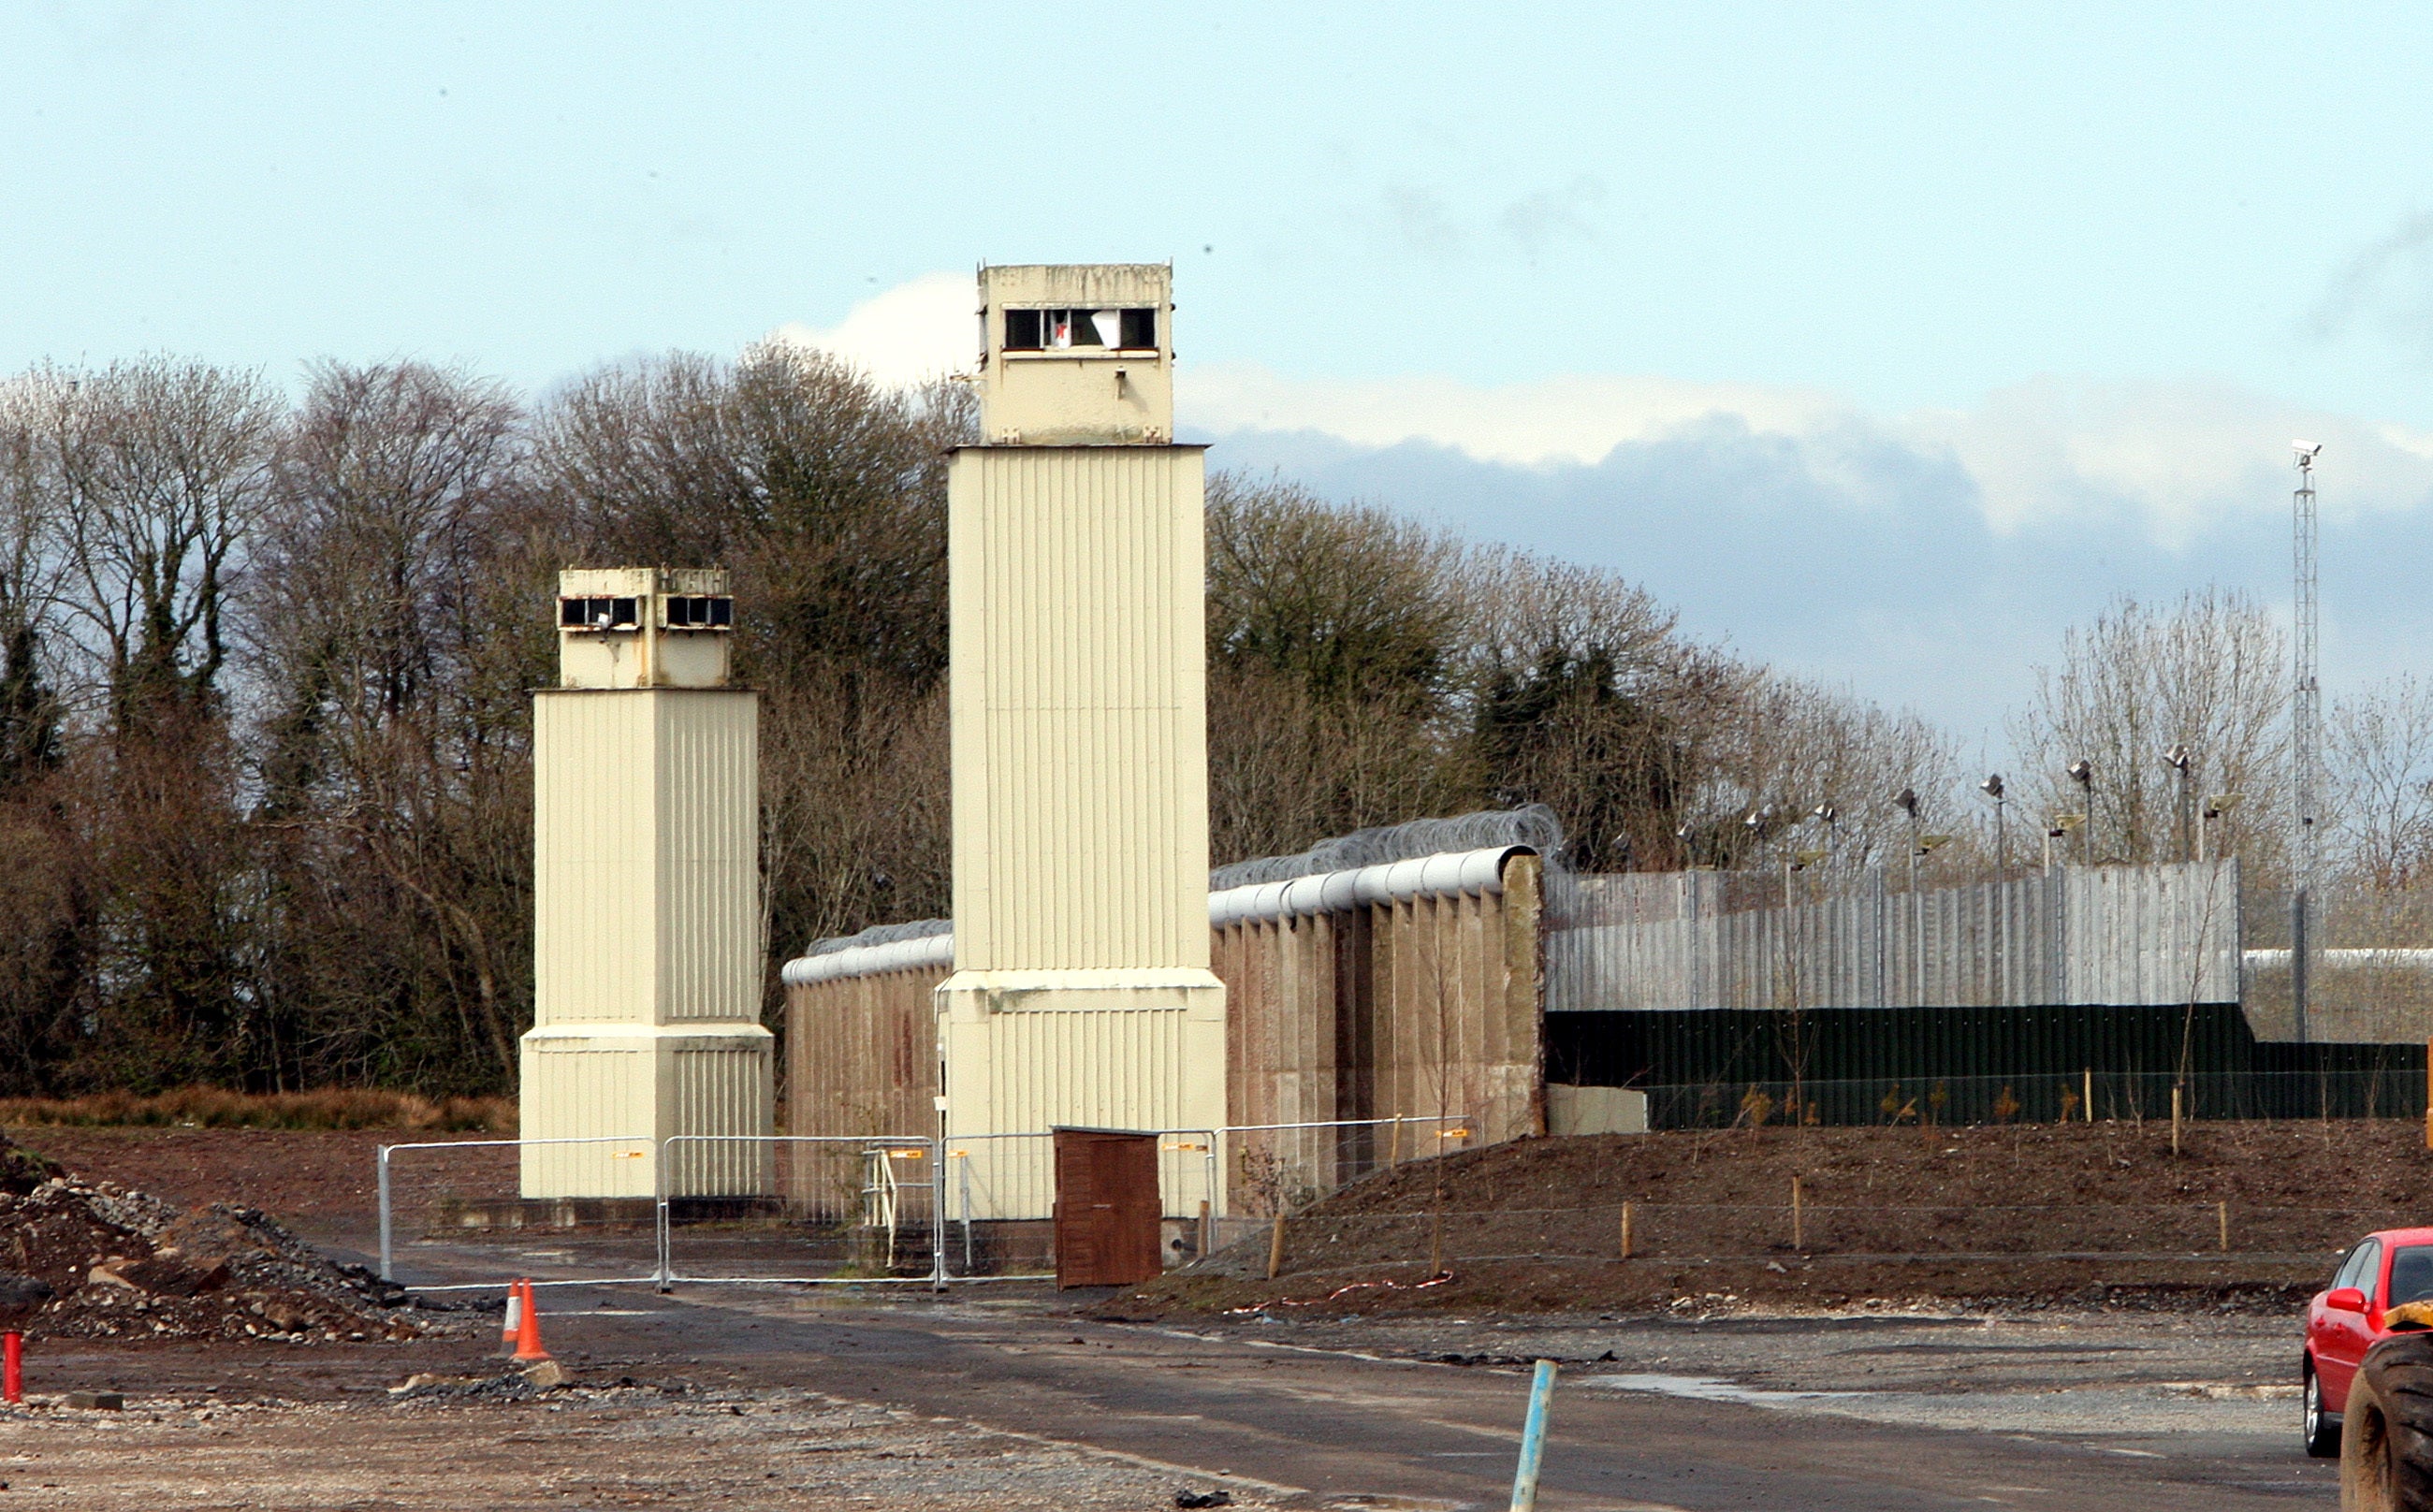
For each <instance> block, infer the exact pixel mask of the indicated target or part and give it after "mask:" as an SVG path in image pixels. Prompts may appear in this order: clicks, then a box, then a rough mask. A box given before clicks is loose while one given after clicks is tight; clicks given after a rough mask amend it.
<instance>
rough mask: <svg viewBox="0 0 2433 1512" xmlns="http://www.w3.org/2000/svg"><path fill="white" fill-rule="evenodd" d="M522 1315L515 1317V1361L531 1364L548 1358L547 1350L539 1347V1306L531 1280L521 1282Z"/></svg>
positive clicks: (520, 1363)
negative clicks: (534, 1296)
mask: <svg viewBox="0 0 2433 1512" xmlns="http://www.w3.org/2000/svg"><path fill="white" fill-rule="evenodd" d="M523 1293H524V1306H523V1316H522V1317H519V1318H518V1319H517V1328H516V1363H517V1364H518V1365H531V1364H533V1363H535V1362H536V1361H539V1360H546V1359H548V1358H549V1351H547V1350H544V1349H542V1348H541V1347H540V1306H539V1304H538V1303H537V1302H536V1301H535V1300H534V1299H533V1283H531V1282H525V1283H523Z"/></svg>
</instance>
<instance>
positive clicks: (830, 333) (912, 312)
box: [769, 273, 979, 386]
mask: <svg viewBox="0 0 2433 1512" xmlns="http://www.w3.org/2000/svg"><path fill="white" fill-rule="evenodd" d="M977 304H978V300H977V297H976V296H975V292H974V288H973V284H972V276H971V275H970V274H968V273H928V274H924V275H923V276H921V277H920V278H917V279H914V280H912V281H911V282H910V283H899V284H897V285H896V286H895V287H893V288H892V289H889V290H887V291H886V292H885V293H883V294H876V295H873V296H872V297H869V298H867V299H864V300H862V301H861V302H860V303H859V304H857V305H855V306H854V307H853V308H852V309H851V310H849V311H847V312H845V317H844V318H843V319H842V320H841V321H839V322H837V324H836V325H834V326H832V327H830V328H828V329H827V330H825V331H821V330H815V329H813V328H812V327H809V326H807V325H804V324H803V323H802V322H800V321H788V322H787V323H786V324H784V325H782V326H779V327H778V328H777V329H776V330H775V331H771V332H770V333H769V339H770V340H772V341H778V342H784V343H787V344H789V345H791V346H797V347H812V348H818V349H819V350H821V351H825V352H829V353H832V354H834V355H836V356H838V357H842V358H843V359H844V360H845V361H847V362H849V363H852V364H853V365H856V366H857V367H859V368H860V369H861V370H862V371H863V372H865V373H867V374H869V375H870V377H871V379H872V380H873V381H874V382H879V383H883V384H888V385H890V386H893V385H895V384H901V383H918V382H924V381H925V380H927V379H932V378H937V377H940V376H943V375H944V374H947V373H965V372H969V371H971V370H972V368H973V365H974V364H975V362H976V361H977V359H978V355H979V326H978V317H977V316H976V315H975V314H973V311H974V309H975V308H976V306H977Z"/></svg>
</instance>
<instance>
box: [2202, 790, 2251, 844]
mask: <svg viewBox="0 0 2433 1512" xmlns="http://www.w3.org/2000/svg"><path fill="white" fill-rule="evenodd" d="M2246 796H2247V794H2245V793H2243V792H2218V793H2215V794H2213V795H2212V796H2211V797H2209V798H2207V799H2206V800H2205V801H2204V807H2203V808H2200V809H2198V810H2197V859H2198V860H2200V861H2203V860H2207V859H2209V858H2211V853H2212V850H2213V843H2212V839H2213V822H2214V821H2215V820H2217V819H2220V818H2223V817H2224V816H2226V815H2227V814H2229V812H2230V811H2231V810H2232V809H2234V808H2236V807H2238V806H2239V803H2240V801H2241V800H2243V799H2244V798H2246Z"/></svg>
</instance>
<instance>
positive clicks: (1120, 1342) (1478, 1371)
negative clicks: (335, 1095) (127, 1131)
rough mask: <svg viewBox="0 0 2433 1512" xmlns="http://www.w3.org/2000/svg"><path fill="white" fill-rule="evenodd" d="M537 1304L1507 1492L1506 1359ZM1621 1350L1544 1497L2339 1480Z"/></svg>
mask: <svg viewBox="0 0 2433 1512" xmlns="http://www.w3.org/2000/svg"><path fill="white" fill-rule="evenodd" d="M966 1295H967V1294H966ZM599 1302H606V1303H608V1304H609V1305H607V1306H605V1307H603V1306H598V1305H595V1304H596V1303H599ZM549 1306H550V1308H551V1310H552V1312H553V1314H554V1316H553V1317H552V1320H551V1321H552V1326H553V1337H552V1341H551V1342H552V1344H553V1347H555V1348H556V1349H558V1350H559V1351H560V1352H561V1354H565V1353H567V1352H568V1351H582V1352H585V1353H588V1354H589V1355H590V1356H591V1357H592V1358H591V1361H590V1362H589V1368H591V1369H594V1370H598V1371H608V1370H612V1369H622V1368H634V1369H638V1370H639V1369H648V1370H650V1371H652V1372H653V1373H654V1374H668V1373H676V1374H681V1373H684V1372H685V1371H687V1370H691V1371H694V1372H696V1373H698V1374H700V1375H702V1376H704V1377H712V1376H714V1377H719V1378H723V1379H729V1380H734V1381H737V1382H739V1383H745V1384H767V1385H775V1384H786V1385H805V1386H809V1387H812V1388H814V1389H817V1390H820V1391H825V1392H828V1393H832V1394H834V1395H837V1396H840V1397H845V1398H852V1399H859V1400H864V1401H871V1402H885V1403H888V1404H891V1405H895V1406H902V1407H910V1408H914V1409H917V1410H920V1411H923V1412H927V1413H933V1414H938V1415H942V1416H951V1417H956V1418H963V1419H973V1420H976V1421H979V1422H984V1423H988V1424H990V1425H992V1426H995V1427H999V1428H1004V1429H1010V1430H1013V1431H1017V1432H1025V1433H1031V1434H1037V1435H1042V1436H1048V1437H1053V1438H1059V1439H1065V1440H1070V1441H1073V1442H1077V1443H1082V1444H1088V1445H1091V1446H1094V1447H1096V1448H1098V1449H1102V1450H1106V1451H1111V1452H1114V1453H1124V1454H1130V1455H1136V1456H1140V1457H1143V1458H1148V1459H1153V1460H1157V1461H1162V1462H1165V1463H1170V1464H1174V1465H1177V1466H1182V1467H1189V1468H1191V1469H1193V1470H1199V1471H1201V1472H1206V1473H1216V1472H1231V1473H1233V1474H1234V1475H1237V1476H1242V1477H1248V1478H1252V1479H1255V1480H1258V1481H1263V1482H1267V1483H1270V1484H1272V1485H1277V1486H1283V1487H1292V1488H1294V1489H1298V1490H1305V1491H1308V1492H1311V1493H1314V1494H1315V1496H1316V1497H1317V1498H1318V1499H1319V1500H1322V1501H1323V1500H1335V1499H1342V1498H1352V1497H1369V1498H1379V1497H1383V1498H1389V1499H1405V1498H1407V1499H1411V1500H1414V1501H1418V1502H1423V1503H1430V1504H1440V1505H1441V1504H1461V1505H1474V1506H1483V1507H1501V1506H1502V1505H1504V1503H1505V1499H1506V1496H1507V1495H1508V1492H1509V1487H1510V1477H1511V1460H1512V1453H1513V1450H1514V1447H1515V1445H1516V1444H1517V1442H1518V1440H1519V1429H1520V1421H1521V1415H1522V1410H1523V1401H1524V1398H1525V1394H1526V1389H1527V1382H1526V1376H1525V1374H1523V1372H1521V1371H1518V1370H1512V1369H1502V1368H1463V1367H1455V1366H1444V1365H1435V1364H1420V1363H1413V1362H1405V1361H1391V1360H1382V1359H1368V1358H1362V1357H1359V1356H1357V1355H1355V1354H1351V1353H1345V1352H1338V1351H1309V1350H1302V1349H1297V1348H1293V1347H1291V1346H1289V1345H1287V1344H1281V1343H1272V1342H1263V1341H1251V1340H1240V1339H1211V1338H1203V1337H1199V1336H1194V1335H1192V1334H1188V1333H1186V1332H1184V1331H1181V1330H1172V1329H1165V1328H1156V1327H1148V1326H1132V1325H1114V1324H1098V1323H1085V1324H1077V1323H1075V1322H1074V1321H1072V1320H1071V1319H1069V1318H1058V1317H1042V1316H1038V1315H1037V1314H1035V1313H1026V1312H1025V1311H1023V1310H1021V1309H1019V1308H1015V1307H1011V1306H992V1305H987V1304H983V1303H975V1302H972V1301H969V1300H954V1301H949V1302H946V1303H932V1302H929V1301H927V1300H912V1299H906V1300H902V1301H900V1302H896V1303H893V1304H881V1305H872V1306H857V1305H852V1304H849V1303H845V1302H843V1301H842V1300H838V1301H836V1302H834V1303H827V1302H825V1301H824V1300H819V1299H815V1300H812V1301H811V1302H808V1303H807V1302H805V1301H803V1300H798V1299H797V1298H795V1297H792V1296H788V1295H783V1294H773V1293H763V1292H748V1291H735V1290H712V1289H708V1288H702V1289H698V1290H695V1291H693V1292H691V1293H689V1295H685V1294H680V1295H679V1296H677V1297H675V1298H665V1299H649V1300H644V1299H643V1298H641V1297H638V1296H636V1295H635V1294H633V1293H630V1292H621V1293H607V1292H603V1293H600V1294H599V1295H598V1296H597V1297H596V1298H595V1297H591V1296H587V1295H586V1294H584V1293H581V1292H574V1291H567V1292H558V1293H555V1294H553V1297H552V1300H551V1302H550V1303H549ZM637 1309H642V1310H645V1311H643V1312H641V1313H640V1314H639V1316H637V1313H636V1311H635V1310H637ZM587 1314H589V1315H591V1316H586V1315H587ZM1617 1368H1618V1367H1614V1366H1584V1367H1575V1368H1574V1369H1573V1370H1572V1372H1571V1373H1570V1374H1569V1375H1567V1377H1566V1379H1565V1383H1564V1385H1563V1386H1562V1387H1561V1388H1560V1389H1558V1391H1557V1402H1556V1408H1555V1415H1554V1428H1553V1434H1552V1436H1551V1439H1550V1443H1549V1447H1548V1450H1547V1454H1546V1468H1545V1477H1544V1490H1543V1493H1542V1497H1543V1501H1542V1504H1544V1505H1545V1506H1547V1507H1548V1508H1549V1509H1550V1512H1562V1509H1569V1508H1590V1507H1616V1508H1619V1507H1673V1508H1698V1509H1705V1508H1779V1509H1783V1512H1906V1509H1912V1508H1917V1509H1924V1508H1956V1507H1985V1506H2019V1507H2050V1508H2087V1509H2098V1508H2101V1509H2120V1508H2137V1509H2141V1512H2142V1509H2152V1512H2170V1509H2179V1508H2186V1509H2189V1512H2195V1509H2198V1508H2203V1509H2204V1512H2237V1509H2241V1508H2266V1507H2271V1508H2290V1507H2304V1506H2310V1505H2311V1506H2325V1507H2328V1506H2332V1505H2335V1504H2337V1501H2338V1498H2337V1495H2336V1492H2335V1489H2334V1487H2333V1482H2332V1478H2331V1475H2330V1472H2329V1469H2328V1467H2325V1466H2322V1465H2320V1464H2312V1463H2309V1462H2307V1461H2305V1460H2304V1459H2303V1458H2301V1457H2299V1456H2297V1455H2296V1454H2295V1453H2294V1452H2293V1451H2292V1449H2291V1448H2290V1446H2289V1445H2288V1443H2286V1442H2282V1441H2280V1440H2278V1439H2273V1440H2266V1439H2263V1438H2260V1437H2259V1436H2256V1435H2254V1434H2253V1433H2234V1434H2212V1433H2206V1432H2202V1431H2196V1432H2180V1433H2173V1434H2168V1435H2158V1436H2147V1437H2119V1436H2101V1437H2097V1436H2074V1437H2072V1436H2044V1435H2039V1434H2036V1433H2033V1432H2021V1433H1999V1434H1996V1433H1982V1432H1953V1431H1949V1430H1942V1429H1933V1428H1925V1427H1912V1426H1905V1425H1901V1424H1897V1423H1891V1424H1888V1423H1883V1422H1872V1421H1864V1420H1857V1419H1849V1418H1845V1417H1837V1416H1829V1415H1825V1414H1820V1413H1815V1412H1810V1411H1800V1410H1782V1409H1780V1408H1775V1407H1759V1406H1748V1405H1742V1404H1738V1403H1733V1402H1701V1401H1690V1400H1682V1399H1678V1398H1672V1397H1666V1396H1661V1395H1648V1394H1642V1393H1639V1392H1622V1391H1613V1390H1605V1389H1597V1388H1594V1387H1591V1386H1590V1385H1587V1384H1586V1379H1587V1375H1588V1374H1589V1373H1592V1372H1594V1371H1597V1370H1600V1369H1603V1370H1613V1369H1617Z"/></svg>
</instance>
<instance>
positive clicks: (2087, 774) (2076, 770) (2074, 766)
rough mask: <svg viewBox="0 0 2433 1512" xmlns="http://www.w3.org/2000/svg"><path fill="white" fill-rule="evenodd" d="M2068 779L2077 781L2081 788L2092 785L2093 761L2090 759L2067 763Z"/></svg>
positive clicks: (2093, 776)
mask: <svg viewBox="0 0 2433 1512" xmlns="http://www.w3.org/2000/svg"><path fill="white" fill-rule="evenodd" d="M2069 780H2070V781H2072V782H2074V783H2077V784H2078V785H2079V786H2080V787H2082V788H2089V787H2093V786H2094V785H2095V763H2094V762H2092V761H2073V762H2071V763H2070V764H2069Z"/></svg>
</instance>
